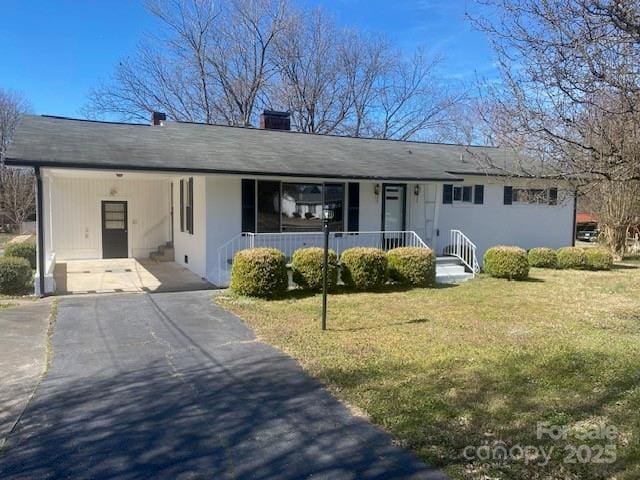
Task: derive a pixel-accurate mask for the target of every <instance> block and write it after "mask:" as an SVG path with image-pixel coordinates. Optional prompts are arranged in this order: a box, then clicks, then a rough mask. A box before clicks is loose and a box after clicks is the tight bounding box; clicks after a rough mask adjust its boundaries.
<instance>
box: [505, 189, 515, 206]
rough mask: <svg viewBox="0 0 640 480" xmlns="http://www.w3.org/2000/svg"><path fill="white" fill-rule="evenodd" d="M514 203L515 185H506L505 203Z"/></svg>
mask: <svg viewBox="0 0 640 480" xmlns="http://www.w3.org/2000/svg"><path fill="white" fill-rule="evenodd" d="M512 203H513V187H504V204H505V205H511V204H512Z"/></svg>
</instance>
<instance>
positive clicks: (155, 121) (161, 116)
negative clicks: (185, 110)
mask: <svg viewBox="0 0 640 480" xmlns="http://www.w3.org/2000/svg"><path fill="white" fill-rule="evenodd" d="M166 121H167V114H166V113H162V112H151V125H156V126H162V125H164V122H166Z"/></svg>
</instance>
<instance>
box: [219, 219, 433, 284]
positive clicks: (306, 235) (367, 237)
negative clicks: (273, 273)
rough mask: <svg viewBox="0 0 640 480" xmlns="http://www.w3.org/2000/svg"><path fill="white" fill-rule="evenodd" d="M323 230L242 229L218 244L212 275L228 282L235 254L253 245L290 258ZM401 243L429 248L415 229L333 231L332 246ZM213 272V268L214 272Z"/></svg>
mask: <svg viewBox="0 0 640 480" xmlns="http://www.w3.org/2000/svg"><path fill="white" fill-rule="evenodd" d="M323 242H324V238H323V233H322V232H282V233H249V232H246V233H241V234H238V235H236V236H235V237H233V238H231V239H230V240H228V241H227V242H225V243H223V244H222V245H221V246H220V247H218V252H217V253H218V258H217V260H218V261H217V271H216V272H215V274H214V275H212V277H215V278H216V279H217V283H216V284H217V285H218V286H224V285H226V284H228V282H229V277H230V274H231V265H232V263H233V257H234V255H235V254H236V252H237V251H239V250H243V249H246V248H253V247H273V248H277V249H278V250H280V251H282V252H283V253H284V255H285V257H287V259H290V258H291V257H292V256H293V252H295V251H296V250H298V249H300V248H305V247H321V246H322V245H323ZM400 246H408V247H422V248H428V246H427V244H426V243H425V242H424V241H423V240H422V238H420V236H419V235H418V234H417V233H416V232H414V231H412V230H394V231H366V232H330V234H329V247H330V248H331V249H332V250H334V251H335V252H336V254H337V255H340V254H341V253H342V252H343V251H344V250H346V249H347V248H351V247H376V248H381V249H382V250H385V251H386V250H389V249H391V248H396V247H400ZM212 273H213V272H212Z"/></svg>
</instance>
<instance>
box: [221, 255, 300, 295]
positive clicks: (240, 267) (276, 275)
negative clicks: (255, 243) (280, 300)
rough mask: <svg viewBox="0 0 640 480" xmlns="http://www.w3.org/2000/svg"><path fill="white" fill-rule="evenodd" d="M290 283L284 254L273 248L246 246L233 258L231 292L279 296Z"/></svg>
mask: <svg viewBox="0 0 640 480" xmlns="http://www.w3.org/2000/svg"><path fill="white" fill-rule="evenodd" d="M288 286H289V277H288V275H287V264H286V261H285V258H284V254H283V253H282V252H281V251H280V250H277V249H275V248H249V249H247V250H240V251H239V252H237V253H236V254H235V256H234V257H233V266H232V267H231V284H230V288H231V290H232V291H233V292H235V293H237V294H240V295H248V296H251V297H274V296H277V295H282V294H283V293H285V292H286V291H287V287H288Z"/></svg>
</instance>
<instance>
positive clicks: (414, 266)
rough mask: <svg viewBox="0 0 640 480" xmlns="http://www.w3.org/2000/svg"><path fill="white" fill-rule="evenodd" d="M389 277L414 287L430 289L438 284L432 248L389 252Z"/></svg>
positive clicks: (397, 249) (411, 248) (407, 248)
mask: <svg viewBox="0 0 640 480" xmlns="http://www.w3.org/2000/svg"><path fill="white" fill-rule="evenodd" d="M387 265H388V272H389V277H390V278H391V279H392V280H394V281H396V282H398V283H400V284H402V285H411V286H414V287H430V286H432V285H433V284H434V283H435V282H436V256H435V254H434V253H433V250H431V249H430V248H420V247H400V248H394V249H393V250H389V251H388V252H387Z"/></svg>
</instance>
